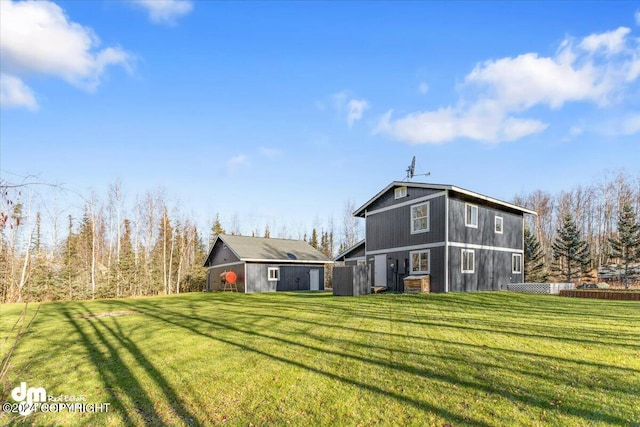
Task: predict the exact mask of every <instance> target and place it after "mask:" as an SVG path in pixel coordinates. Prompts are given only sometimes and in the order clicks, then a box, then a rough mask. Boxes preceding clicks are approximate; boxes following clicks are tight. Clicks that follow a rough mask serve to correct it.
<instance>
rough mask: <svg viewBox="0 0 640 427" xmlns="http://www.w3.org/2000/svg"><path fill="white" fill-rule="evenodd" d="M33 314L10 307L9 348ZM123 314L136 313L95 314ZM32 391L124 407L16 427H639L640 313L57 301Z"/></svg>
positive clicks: (499, 301)
mask: <svg viewBox="0 0 640 427" xmlns="http://www.w3.org/2000/svg"><path fill="white" fill-rule="evenodd" d="M29 307H30V310H31V311H34V310H35V305H30V306H29ZM21 309H22V306H21V305H2V306H1V307H0V340H4V338H5V337H7V336H10V335H11V333H10V329H11V327H12V326H13V324H14V323H15V322H16V320H17V319H18V317H19V314H20V312H21ZM108 312H135V313H133V314H131V313H130V314H128V315H124V316H118V317H88V318H85V316H86V315H88V314H96V313H108ZM0 342H1V341H0ZM10 342H11V339H9V341H7V342H6V343H5V344H4V345H3V348H2V354H4V353H5V352H6V351H8V348H9V344H10ZM21 381H25V382H27V385H28V386H32V387H38V386H39V387H44V388H45V389H46V391H47V394H48V395H51V396H60V395H73V396H84V397H85V398H86V402H91V403H102V402H108V403H110V407H109V412H107V413H93V414H91V413H84V414H81V413H66V412H61V413H49V414H44V413H34V414H31V415H29V416H27V417H23V416H20V415H12V414H2V415H1V416H0V424H17V425H18V424H27V425H29V424H33V425H95V426H100V425H172V426H174V425H175V426H178V425H222V424H224V425H244V426H249V425H298V426H301V425H304V426H309V425H362V426H369V425H398V426H400V425H401V426H404V425H417V426H423V425H435V426H444V425H451V426H461V425H474V426H514V425H523V426H527V425H530V426H547V425H553V426H591V425H622V426H624V425H633V426H637V425H640V304H639V303H637V302H632V301H631V302H626V301H606V300H588V299H574V298H561V297H557V296H537V295H524V294H514V293H504V292H492V293H474V294H439V295H436V294H431V295H394V294H382V295H370V296H363V297H355V298H351V297H333V296H332V295H331V294H329V293H276V294H253V295H251V294H250V295H244V294H236V293H194V294H185V295H179V296H169V297H157V298H139V299H125V300H99V301H92V302H65V303H48V304H43V305H42V306H41V308H40V312H39V314H38V316H37V318H36V320H35V321H34V323H33V325H32V327H31V329H30V331H29V332H28V333H27V334H26V335H25V336H24V337H23V338H22V340H21V341H20V342H19V344H18V346H17V348H16V349H15V352H14V354H13V357H12V359H11V366H10V369H9V372H8V374H7V375H6V377H5V378H4V380H3V388H4V390H3V392H2V395H1V396H0V397H1V400H2V401H7V400H10V397H9V393H10V390H11V388H13V387H15V386H17V385H19V384H20V382H21Z"/></svg>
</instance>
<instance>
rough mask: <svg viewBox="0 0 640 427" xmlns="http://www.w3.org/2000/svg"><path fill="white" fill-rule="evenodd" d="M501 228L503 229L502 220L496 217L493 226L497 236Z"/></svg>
mask: <svg viewBox="0 0 640 427" xmlns="http://www.w3.org/2000/svg"><path fill="white" fill-rule="evenodd" d="M503 227H504V220H503V219H502V217H501V216H497V217H496V225H495V231H496V233H497V234H502V231H503Z"/></svg>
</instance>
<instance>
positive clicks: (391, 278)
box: [367, 246, 445, 292]
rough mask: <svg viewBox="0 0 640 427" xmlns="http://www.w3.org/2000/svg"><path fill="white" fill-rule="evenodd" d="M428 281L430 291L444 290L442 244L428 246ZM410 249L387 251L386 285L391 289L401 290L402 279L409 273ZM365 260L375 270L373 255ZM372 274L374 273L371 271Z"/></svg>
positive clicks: (402, 287)
mask: <svg viewBox="0 0 640 427" xmlns="http://www.w3.org/2000/svg"><path fill="white" fill-rule="evenodd" d="M429 251H430V261H431V267H430V270H431V272H430V274H429V275H430V281H431V292H445V268H444V266H445V262H444V254H445V249H444V246H442V247H436V248H430V249H429ZM409 254H410V251H396V252H389V253H387V254H386V255H387V287H388V288H389V290H391V291H395V292H403V291H404V282H403V279H404V278H405V277H407V276H409V275H411V272H410V271H409V269H410V260H409ZM367 262H368V264H369V265H370V271H372V272H373V271H375V270H374V269H375V257H374V256H368V257H367ZM371 274H374V273H371Z"/></svg>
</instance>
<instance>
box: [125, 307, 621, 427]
mask: <svg viewBox="0 0 640 427" xmlns="http://www.w3.org/2000/svg"><path fill="white" fill-rule="evenodd" d="M120 303H121V304H122V302H120ZM124 305H127V304H126V303H124ZM138 310H141V311H142V312H144V313H145V315H148V316H150V317H153V318H156V319H158V320H161V321H163V322H167V323H169V324H172V325H174V326H178V327H180V328H184V329H187V330H189V331H191V332H193V333H196V334H198V335H201V336H205V337H208V338H211V339H213V340H216V341H220V342H224V343H226V344H229V345H232V346H235V347H239V348H242V349H245V350H248V351H252V352H255V353H258V354H261V355H264V356H267V357H270V358H272V359H274V360H278V361H280V362H284V363H288V364H291V365H294V366H297V367H300V368H304V369H307V370H310V371H313V372H316V373H319V374H321V375H325V376H328V377H330V378H332V379H337V380H340V381H342V382H345V383H348V384H351V385H355V386H358V387H361V388H364V389H367V390H370V391H372V392H375V393H379V394H381V395H383V396H389V397H392V398H394V399H396V400H398V401H401V402H405V403H409V404H411V405H413V406H415V407H417V408H419V409H421V410H426V411H432V412H435V413H438V414H439V415H441V416H443V417H444V418H446V419H449V420H455V421H457V422H461V423H468V422H469V420H468V419H464V418H463V417H460V416H459V415H456V414H453V413H451V412H449V411H447V410H445V409H443V408H439V407H435V406H433V405H430V404H428V403H426V402H422V401H419V400H415V399H412V398H410V397H408V396H404V395H401V394H397V393H395V392H393V391H391V390H385V389H382V388H380V387H377V386H374V385H370V384H364V383H360V382H357V381H355V380H353V379H351V378H347V377H344V376H340V375H337V374H334V373H330V372H326V371H323V370H321V369H318V368H316V367H314V366H310V365H307V364H305V363H302V362H299V361H292V360H289V359H285V358H282V357H280V356H278V355H275V354H270V353H267V352H265V351H263V350H261V349H259V348H255V347H251V346H249V345H247V344H245V343H238V342H235V341H233V340H231V339H228V338H222V337H219V336H213V335H211V334H208V333H205V332H202V331H200V330H198V329H197V328H196V327H193V326H187V324H188V323H193V322H196V324H197V323H206V324H209V325H213V326H216V327H218V328H223V329H226V330H230V331H234V332H239V333H242V334H246V335H253V336H257V337H260V338H266V339H270V340H274V341H278V342H281V343H283V344H286V345H292V346H297V347H302V348H304V349H308V350H312V351H316V352H321V353H326V354H332V355H335V356H338V357H343V358H346V359H352V360H354V361H357V362H362V363H365V364H370V365H377V366H380V367H382V368H386V369H391V370H397V371H403V372H406V373H409V374H412V375H419V376H421V377H428V378H434V379H437V380H440V381H443V382H447V383H449V384H455V385H457V386H463V387H468V388H473V389H476V390H479V391H483V392H486V393H491V394H495V395H499V396H502V397H504V398H505V399H508V400H511V401H520V402H522V403H524V404H533V405H535V406H538V407H540V408H542V409H551V406H550V405H549V402H548V401H547V400H543V399H541V398H539V397H537V396H533V395H528V396H527V395H518V394H514V393H511V392H508V391H507V390H504V389H502V388H497V387H490V386H487V385H484V384H481V383H477V382H471V381H465V380H461V379H460V378H456V377H452V376H450V375H444V374H442V373H439V372H435V371H433V370H427V369H424V368H417V367H411V366H406V365H403V364H392V363H389V362H385V361H383V360H379V359H373V358H368V357H364V356H358V355H354V354H350V353H344V352H339V351H334V350H329V349H325V348H320V347H316V346H311V345H307V344H302V343H299V342H297V341H293V340H289V339H285V338H282V337H277V336H273V335H268V334H263V333H259V332H256V331H254V330H249V329H243V328H240V327H235V326H232V325H229V324H228V323H221V322H216V321H213V320H208V319H202V318H201V317H195V316H188V315H185V314H183V313H177V312H174V311H171V310H167V309H163V310H159V309H157V308H154V309H152V310H145V309H144V308H141V307H139V308H138ZM152 311H155V313H153V312H152ZM167 316H172V317H174V318H177V319H184V320H186V321H175V320H170V319H169V318H167ZM443 342H446V341H443ZM447 343H448V344H451V343H449V342H447ZM357 345H360V344H357ZM467 345H468V346H471V347H477V348H478V349H480V346H473V345H469V344H467ZM618 391H620V390H618ZM561 410H562V412H565V413H568V414H571V415H574V416H577V417H581V418H585V419H587V420H590V421H593V420H600V421H604V422H608V423H613V424H624V423H625V422H626V420H625V419H622V418H619V417H616V416H613V415H610V414H606V413H602V412H599V411H597V410H594V409H591V410H585V409H581V408H574V407H570V406H563V407H562V408H561ZM472 422H473V423H475V424H477V425H486V424H485V423H483V422H481V421H478V420H475V421H472Z"/></svg>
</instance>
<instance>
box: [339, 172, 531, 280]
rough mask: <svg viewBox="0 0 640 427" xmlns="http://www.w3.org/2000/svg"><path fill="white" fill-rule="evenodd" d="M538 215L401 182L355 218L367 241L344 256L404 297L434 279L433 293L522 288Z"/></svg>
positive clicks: (458, 191) (451, 189) (457, 191)
mask: <svg viewBox="0 0 640 427" xmlns="http://www.w3.org/2000/svg"><path fill="white" fill-rule="evenodd" d="M525 214H532V215H535V214H536V213H535V212H533V211H530V210H528V209H524V208H521V207H519V206H516V205H513V204H511V203H507V202H503V201H500V200H497V199H493V198H491V197H487V196H484V195H482V194H478V193H475V192H472V191H469V190H465V189H463V188H459V187H456V186H453V185H439V184H424V183H415V182H400V181H394V182H392V183H391V184H389V185H388V186H387V187H385V188H384V189H383V190H382V191H380V192H379V193H378V194H376V195H375V196H374V197H373V198H372V199H371V200H369V201H368V202H367V203H365V204H364V205H363V206H362V207H360V208H359V209H358V210H356V211H355V212H354V216H357V217H361V218H364V219H365V240H364V241H363V242H360V243H358V244H357V245H355V246H354V247H353V248H351V249H348V250H347V251H346V252H344V253H342V254H340V255H339V256H338V257H336V259H335V260H336V261H344V262H345V264H346V265H356V264H358V263H364V262H366V263H368V264H369V265H370V266H371V269H370V271H372V278H371V279H372V285H374V286H386V287H388V288H389V289H390V290H395V291H399V292H402V291H403V278H404V277H406V276H409V275H411V276H416V275H423V274H428V275H429V276H430V288H431V292H465V291H483V290H501V289H506V288H507V285H508V284H509V283H522V281H523V277H524V275H523V271H524V264H523V263H524V256H523V255H524V253H523V248H524V215H525Z"/></svg>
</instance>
